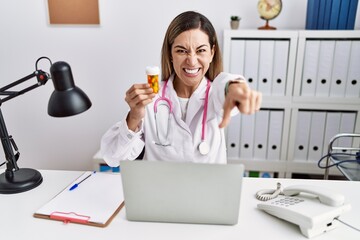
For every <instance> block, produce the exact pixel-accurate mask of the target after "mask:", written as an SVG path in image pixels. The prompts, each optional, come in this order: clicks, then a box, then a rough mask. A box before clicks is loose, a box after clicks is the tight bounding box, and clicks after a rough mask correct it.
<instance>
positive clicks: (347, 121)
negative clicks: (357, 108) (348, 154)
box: [338, 112, 356, 147]
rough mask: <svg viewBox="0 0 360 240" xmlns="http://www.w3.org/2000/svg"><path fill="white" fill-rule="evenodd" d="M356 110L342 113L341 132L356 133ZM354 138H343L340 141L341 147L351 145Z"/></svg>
mask: <svg viewBox="0 0 360 240" xmlns="http://www.w3.org/2000/svg"><path fill="white" fill-rule="evenodd" d="M355 120H356V113H355V112H343V113H341V122H340V133H354V129H355ZM351 145H352V138H341V139H339V141H338V146H339V147H351Z"/></svg>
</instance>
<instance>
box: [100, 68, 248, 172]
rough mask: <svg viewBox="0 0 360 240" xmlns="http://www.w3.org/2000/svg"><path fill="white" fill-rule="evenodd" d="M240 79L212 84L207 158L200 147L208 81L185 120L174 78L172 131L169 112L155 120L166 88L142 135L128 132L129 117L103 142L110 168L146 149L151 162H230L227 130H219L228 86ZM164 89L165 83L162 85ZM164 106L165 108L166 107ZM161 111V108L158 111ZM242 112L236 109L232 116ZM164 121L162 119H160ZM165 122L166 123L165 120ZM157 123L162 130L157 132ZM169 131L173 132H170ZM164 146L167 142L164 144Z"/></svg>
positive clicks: (223, 77) (224, 76) (225, 78)
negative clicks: (163, 139) (165, 139)
mask: <svg viewBox="0 0 360 240" xmlns="http://www.w3.org/2000/svg"><path fill="white" fill-rule="evenodd" d="M237 78H243V77H242V76H239V75H233V74H228V73H221V74H219V75H218V76H217V77H216V78H215V79H214V81H213V82H212V83H211V88H210V92H209V102H208V113H207V120H206V132H205V141H206V142H207V144H208V145H209V147H210V152H209V153H208V154H207V155H201V154H200V152H199V150H198V146H199V144H200V143H201V133H202V130H201V129H202V119H203V110H204V102H205V92H206V84H207V80H206V78H204V79H203V80H202V81H201V83H200V85H199V87H198V88H197V89H196V90H195V91H194V93H193V94H192V95H191V97H190V99H189V103H188V109H187V114H186V118H185V121H183V120H182V119H181V110H180V103H179V100H178V97H177V94H176V92H175V90H174V87H173V77H170V79H169V81H168V84H167V89H166V97H168V98H169V99H170V100H171V101H172V105H173V113H174V114H173V120H172V122H173V123H172V125H171V127H170V128H169V129H168V128H167V127H166V125H167V124H168V123H169V122H171V121H168V116H169V114H168V111H166V115H163V116H161V114H162V112H161V111H159V110H158V113H157V116H156V117H157V119H158V120H157V121H156V120H155V113H154V103H155V101H156V99H157V98H159V97H160V95H161V94H162V88H160V91H159V93H158V95H157V96H156V97H155V98H154V100H153V101H152V103H150V104H148V105H147V106H146V113H145V117H144V119H143V120H142V122H141V124H140V126H139V129H140V131H138V132H136V133H135V132H133V131H131V130H129V129H128V127H127V124H126V120H125V119H126V116H125V117H124V119H123V120H122V121H120V122H118V123H116V124H115V125H114V126H112V127H111V128H110V129H109V130H108V131H107V132H106V133H105V134H104V136H103V137H102V139H101V148H100V152H101V155H102V157H103V159H104V160H105V161H106V163H107V164H108V165H109V166H113V167H115V166H118V165H119V161H121V160H133V159H135V158H136V157H137V156H138V155H139V154H140V153H141V151H142V149H143V147H144V146H145V155H144V159H145V160H149V161H176V162H196V163H226V162H227V161H226V160H227V158H226V143H225V135H224V129H220V128H219V123H220V122H221V120H222V110H223V104H224V100H225V94H224V93H225V92H224V88H225V84H226V83H227V82H228V81H230V80H234V79H237ZM160 85H161V87H162V86H163V85H164V81H162V82H161V83H160ZM162 107H163V105H162ZM159 108H160V109H161V107H159V105H158V109H159ZM236 113H238V111H237V109H236V108H234V110H233V111H232V115H234V114H236ZM159 119H161V120H159ZM164 120H165V121H164ZM156 124H158V125H159V126H160V127H159V129H158V130H157V127H156ZM168 130H169V131H168ZM158 132H159V133H160V135H161V136H163V137H162V138H166V137H167V139H168V141H169V143H170V146H161V145H159V144H156V143H159V139H158V135H157V134H158ZM161 143H163V141H161Z"/></svg>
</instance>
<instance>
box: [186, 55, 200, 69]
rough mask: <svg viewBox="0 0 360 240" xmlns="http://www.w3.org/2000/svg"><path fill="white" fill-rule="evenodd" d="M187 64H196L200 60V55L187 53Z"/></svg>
mask: <svg viewBox="0 0 360 240" xmlns="http://www.w3.org/2000/svg"><path fill="white" fill-rule="evenodd" d="M186 60H187V64H189V65H190V66H195V65H196V63H197V62H198V57H197V55H196V54H194V53H189V54H188V55H187V59H186Z"/></svg>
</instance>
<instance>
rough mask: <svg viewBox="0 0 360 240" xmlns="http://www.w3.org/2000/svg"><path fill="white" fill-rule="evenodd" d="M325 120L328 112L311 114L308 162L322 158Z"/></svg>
mask: <svg viewBox="0 0 360 240" xmlns="http://www.w3.org/2000/svg"><path fill="white" fill-rule="evenodd" d="M325 118H326V112H312V113H311V124H310V138H309V148H308V151H309V153H308V161H318V160H319V159H320V158H321V157H322V149H323V145H324V132H325Z"/></svg>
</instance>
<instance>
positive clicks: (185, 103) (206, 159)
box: [101, 11, 262, 166]
mask: <svg viewBox="0 0 360 240" xmlns="http://www.w3.org/2000/svg"><path fill="white" fill-rule="evenodd" d="M161 71H162V74H161V78H162V81H161V83H160V90H159V92H158V93H157V94H155V93H153V90H152V88H151V87H150V86H149V85H148V84H147V83H139V84H134V85H133V86H131V87H130V89H129V90H127V92H126V97H125V101H126V102H127V103H128V105H129V107H130V111H129V112H128V114H127V115H126V116H125V117H124V119H122V120H121V121H119V122H118V123H116V124H115V125H114V126H113V127H111V128H110V129H109V130H108V131H107V132H106V133H105V134H104V136H103V137H102V139H101V154H102V157H103V158H104V160H105V161H106V162H107V164H108V165H109V166H118V165H119V161H121V160H133V159H136V158H137V157H138V155H139V154H140V153H141V151H142V150H143V148H144V147H145V154H144V159H145V160H148V161H180V162H196V163H226V143H225V136H224V127H225V126H226V125H227V124H228V123H229V121H230V118H231V115H233V114H236V113H237V112H239V111H240V112H241V113H243V114H253V113H255V112H256V111H258V110H259V109H260V105H261V100H262V95H261V93H259V92H257V91H253V90H251V89H250V88H249V87H248V85H247V83H246V82H245V80H244V78H243V77H242V76H240V75H232V74H228V73H223V72H221V71H222V59H221V54H220V49H219V44H218V41H217V37H216V32H215V30H214V27H213V26H212V24H211V22H210V21H209V20H208V19H207V18H206V17H205V16H203V15H202V14H200V13H197V12H192V11H188V12H184V13H181V14H180V15H178V16H177V17H175V19H174V20H173V21H172V22H171V23H170V25H169V27H168V29H167V32H166V35H165V38H164V42H163V46H162V58H161Z"/></svg>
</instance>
